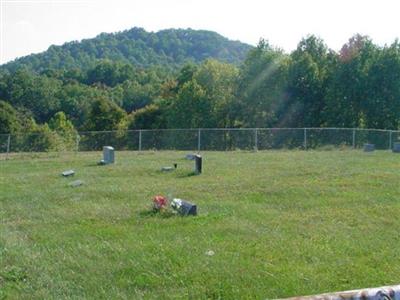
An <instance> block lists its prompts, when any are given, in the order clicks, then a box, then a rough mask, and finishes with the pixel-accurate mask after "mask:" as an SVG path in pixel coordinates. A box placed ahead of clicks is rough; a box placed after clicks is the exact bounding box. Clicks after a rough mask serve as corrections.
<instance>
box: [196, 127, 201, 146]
mask: <svg viewBox="0 0 400 300" xmlns="http://www.w3.org/2000/svg"><path fill="white" fill-rule="evenodd" d="M200 149H201V129H200V128H199V129H198V131H197V152H200Z"/></svg>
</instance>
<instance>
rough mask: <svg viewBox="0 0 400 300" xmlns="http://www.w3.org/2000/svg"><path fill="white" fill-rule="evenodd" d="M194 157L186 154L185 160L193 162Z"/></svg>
mask: <svg viewBox="0 0 400 300" xmlns="http://www.w3.org/2000/svg"><path fill="white" fill-rule="evenodd" d="M195 156H196V154H186V159H187V160H194V159H195Z"/></svg>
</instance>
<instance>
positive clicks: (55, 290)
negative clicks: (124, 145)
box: [0, 151, 400, 299]
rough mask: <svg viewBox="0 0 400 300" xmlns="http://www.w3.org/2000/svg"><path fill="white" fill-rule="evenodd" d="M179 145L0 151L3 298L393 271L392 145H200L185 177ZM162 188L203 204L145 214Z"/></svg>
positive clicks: (398, 163) (250, 295)
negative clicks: (199, 161) (373, 148)
mask: <svg viewBox="0 0 400 300" xmlns="http://www.w3.org/2000/svg"><path fill="white" fill-rule="evenodd" d="M184 155H185V153H183V152H158V153H145V154H138V153H129V152H125V153H123V152H118V153H117V155H116V159H117V163H116V164H115V165H109V166H97V165H96V162H97V161H98V160H100V158H101V154H100V153H79V154H70V155H62V156H59V157H57V156H55V157H49V156H47V157H36V158H30V157H25V158H12V159H10V160H8V161H5V160H2V161H0V168H1V173H0V220H1V224H0V226H1V228H0V299H2V298H7V299H67V298H68V299H69V298H71V299H72V298H74V299H78V298H90V299H142V298H143V299H169V298H172V299H187V298H192V299H207V298H209V299H270V298H279V297H281V298H282V297H289V296H296V295H305V294H316V293H322V292H333V291H340V290H347V289H355V288H366V287H374V286H381V285H390V284H399V283H400V251H399V249H400V234H399V233H400V217H399V216H400V185H399V182H400V156H398V155H395V154H392V153H390V152H386V151H385V152H384V151H377V152H374V153H363V152H361V151H320V152H318V151H307V152H304V151H267V152H258V153H250V152H228V153H221V152H220V153H217V152H205V153H203V157H204V162H203V164H204V173H203V174H202V175H200V176H190V173H191V171H192V164H193V162H191V161H186V160H184V159H183V157H184ZM174 162H176V163H178V169H177V171H175V172H173V173H161V172H160V171H159V169H160V168H161V167H162V166H166V165H172V163H174ZM71 168H72V169H74V170H75V171H76V175H75V177H74V178H73V179H69V178H62V177H61V176H60V173H61V172H62V171H64V170H67V169H71ZM77 179H81V180H83V181H84V185H83V186H80V187H76V188H73V187H70V186H68V183H69V182H71V181H72V180H77ZM157 194H163V195H167V196H174V197H179V198H183V199H187V200H190V201H193V202H195V203H196V204H197V205H198V212H199V215H198V216H197V217H178V216H175V215H169V214H165V215H157V214H153V213H151V209H150V208H151V199H152V197H153V196H154V195H157ZM209 250H212V251H214V253H215V254H214V255H212V256H210V255H206V252H207V251H209Z"/></svg>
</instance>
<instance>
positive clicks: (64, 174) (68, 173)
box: [61, 170, 75, 177]
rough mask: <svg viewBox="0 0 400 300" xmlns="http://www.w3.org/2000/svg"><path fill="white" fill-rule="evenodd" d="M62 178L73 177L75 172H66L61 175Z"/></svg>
mask: <svg viewBox="0 0 400 300" xmlns="http://www.w3.org/2000/svg"><path fill="white" fill-rule="evenodd" d="M61 175H62V176H64V177H69V176H73V175H75V171H74V170H67V171H64V172H62V173H61Z"/></svg>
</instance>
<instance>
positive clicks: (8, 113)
mask: <svg viewBox="0 0 400 300" xmlns="http://www.w3.org/2000/svg"><path fill="white" fill-rule="evenodd" d="M20 130H21V123H20V120H19V116H18V112H17V111H16V110H15V109H14V108H13V107H12V106H11V105H10V104H9V103H7V102H5V101H1V100H0V134H1V133H15V132H18V131H20Z"/></svg>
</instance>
